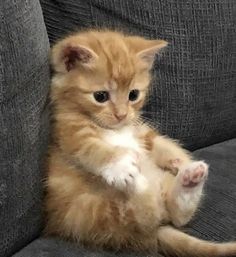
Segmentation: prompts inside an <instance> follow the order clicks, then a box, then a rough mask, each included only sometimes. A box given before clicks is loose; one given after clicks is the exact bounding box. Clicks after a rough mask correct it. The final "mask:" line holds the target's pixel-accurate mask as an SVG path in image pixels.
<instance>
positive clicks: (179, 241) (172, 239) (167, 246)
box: [158, 226, 236, 257]
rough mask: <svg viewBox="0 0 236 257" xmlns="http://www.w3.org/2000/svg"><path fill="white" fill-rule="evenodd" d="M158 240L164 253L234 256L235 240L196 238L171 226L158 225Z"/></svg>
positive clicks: (192, 256) (189, 256)
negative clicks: (213, 240)
mask: <svg viewBox="0 0 236 257" xmlns="http://www.w3.org/2000/svg"><path fill="white" fill-rule="evenodd" d="M158 240H159V244H160V247H161V250H162V251H163V252H164V253H167V254H172V255H174V256H179V257H220V256H222V257H223V256H227V257H230V256H236V242H232V243H213V242H207V241H204V240H200V239H197V238H195V237H193V236H190V235H188V234H185V233H183V232H181V231H179V230H177V229H175V228H173V227H171V226H163V227H160V229H159V231H158Z"/></svg>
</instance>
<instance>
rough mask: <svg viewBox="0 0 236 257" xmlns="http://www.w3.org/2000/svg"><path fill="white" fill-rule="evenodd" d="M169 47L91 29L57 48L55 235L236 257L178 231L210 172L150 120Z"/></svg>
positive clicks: (52, 175) (51, 215) (52, 183)
mask: <svg viewBox="0 0 236 257" xmlns="http://www.w3.org/2000/svg"><path fill="white" fill-rule="evenodd" d="M166 45H167V43H166V42H165V41H163V40H147V39H144V38H142V37H135V36H129V35H124V34H122V33H118V32H112V31H87V32H82V33H78V34H74V35H72V36H69V37H67V38H65V39H64V40H62V41H59V42H58V43H57V44H56V45H55V46H54V47H53V49H52V57H51V59H52V65H53V68H54V70H55V75H54V77H53V79H52V89H51V100H52V104H53V120H54V122H53V133H52V135H53V144H52V145H51V147H50V157H49V166H48V178H47V197H46V212H47V226H46V232H47V234H49V235H59V236H61V237H63V238H70V239H72V240H75V241H79V242H81V243H85V244H89V245H92V246H96V247H103V248H104V247H109V248H113V249H121V248H126V249H132V250H136V251H150V250H152V251H163V252H167V253H173V254H176V255H178V256H197V257H199V256H228V255H230V254H236V244H235V243H224V244H216V243H210V242H205V241H203V240H199V239H196V238H194V237H191V236H189V235H187V234H185V233H183V232H181V231H179V230H178V229H176V228H174V226H175V227H181V226H183V225H185V224H186V223H188V222H189V220H190V219H191V217H192V216H193V215H194V213H195V211H196V209H197V207H198V204H199V201H200V198H201V195H202V190H203V185H204V182H205V180H206V178H207V175H208V165H207V164H206V163H205V162H203V161H194V160H193V159H192V157H191V156H190V154H189V153H187V152H186V151H185V150H183V149H182V148H181V147H180V146H179V145H178V144H177V143H176V142H174V141H172V140H171V139H169V138H167V137H164V136H161V135H160V134H159V133H158V132H155V131H154V130H153V129H151V128H150V127H149V126H148V124H145V123H144V122H142V121H141V119H140V115H139V114H140V109H141V108H142V106H143V104H144V101H145V96H146V95H147V93H148V86H149V82H150V69H151V67H152V64H153V60H154V57H155V54H157V53H159V52H160V50H161V49H162V48H164V47H165V46H166ZM168 171H169V172H168ZM176 173H177V175H176ZM171 224H172V225H171Z"/></svg>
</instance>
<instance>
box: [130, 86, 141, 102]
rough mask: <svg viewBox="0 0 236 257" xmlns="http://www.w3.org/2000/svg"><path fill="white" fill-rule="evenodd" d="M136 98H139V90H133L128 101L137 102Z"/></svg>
mask: <svg viewBox="0 0 236 257" xmlns="http://www.w3.org/2000/svg"><path fill="white" fill-rule="evenodd" d="M138 96H139V90H137V89H133V90H131V91H130V93H129V100H130V101H135V100H137V98H138Z"/></svg>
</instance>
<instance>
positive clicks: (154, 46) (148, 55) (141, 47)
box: [128, 36, 168, 68]
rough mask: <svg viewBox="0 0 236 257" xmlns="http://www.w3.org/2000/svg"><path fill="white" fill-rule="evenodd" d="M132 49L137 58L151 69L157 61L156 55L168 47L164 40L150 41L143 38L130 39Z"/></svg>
mask: <svg viewBox="0 0 236 257" xmlns="http://www.w3.org/2000/svg"><path fill="white" fill-rule="evenodd" d="M128 42H129V44H130V47H131V49H132V50H133V51H134V52H135V53H136V56H137V57H138V58H139V59H140V60H141V61H143V63H145V64H146V65H147V67H148V68H150V67H151V66H152V64H153V61H154V59H155V55H156V54H158V53H160V51H161V50H162V49H163V48H164V47H166V46H167V45H168V43H167V42H166V41H164V40H148V39H145V38H142V37H132V36H131V37H128Z"/></svg>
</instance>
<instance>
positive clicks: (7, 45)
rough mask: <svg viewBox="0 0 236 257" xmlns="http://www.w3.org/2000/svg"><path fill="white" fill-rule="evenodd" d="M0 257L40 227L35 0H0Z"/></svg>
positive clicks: (45, 69)
mask: <svg viewBox="0 0 236 257" xmlns="http://www.w3.org/2000/svg"><path fill="white" fill-rule="evenodd" d="M0 11H1V13H0V17H1V25H0V29H1V33H0V50H1V55H0V257H8V256H11V254H12V253H14V252H15V251H17V250H19V249H20V248H22V247H23V246H25V245H26V244H27V243H28V242H30V241H32V240H33V239H34V238H35V237H36V236H38V234H39V232H40V229H41V221H42V220H41V219H42V218H41V200H42V166H41V161H42V156H43V153H45V151H46V147H47V134H48V111H47V108H46V99H47V93H48V87H49V65H48V50H49V42H48V37H47V33H46V28H45V25H44V22H43V16H42V12H41V7H40V4H39V2H38V0H30V1H26V0H21V1H1V3H0Z"/></svg>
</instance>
